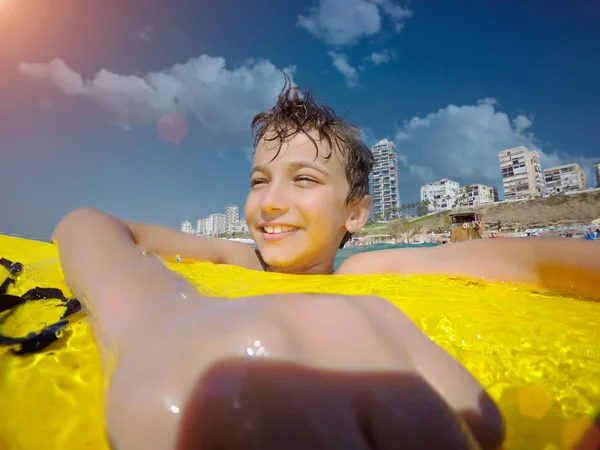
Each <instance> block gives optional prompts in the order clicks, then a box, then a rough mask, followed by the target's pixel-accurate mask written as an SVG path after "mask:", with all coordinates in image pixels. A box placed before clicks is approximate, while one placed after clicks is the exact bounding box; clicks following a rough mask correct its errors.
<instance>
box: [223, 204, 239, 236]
mask: <svg viewBox="0 0 600 450" xmlns="http://www.w3.org/2000/svg"><path fill="white" fill-rule="evenodd" d="M225 216H226V217H227V232H228V233H235V232H236V231H237V229H238V224H239V222H240V207H239V206H238V205H227V207H226V208H225Z"/></svg>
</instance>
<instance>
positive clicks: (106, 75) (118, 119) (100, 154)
mask: <svg viewBox="0 0 600 450" xmlns="http://www.w3.org/2000/svg"><path fill="white" fill-rule="evenodd" d="M1 5H2V6H0V29H1V30H2V37H3V41H4V42H3V44H5V45H4V46H3V48H2V51H1V52H0V73H2V82H1V83H0V100H1V101H0V151H1V152H2V163H1V166H0V167H1V172H0V173H1V176H0V191H1V192H2V193H3V194H4V204H3V208H2V214H1V215H0V232H4V233H15V234H22V235H27V236H31V237H37V238H47V237H48V236H49V235H50V233H51V232H52V230H53V228H54V226H55V225H56V224H57V223H58V221H59V220H60V218H61V217H62V216H63V215H64V214H66V213H67V212H68V211H70V210H72V209H74V208H76V207H79V206H84V205H89V206H94V207H97V208H101V209H103V210H106V211H108V212H110V213H113V214H116V215H119V216H121V217H125V218H128V219H133V220H141V221H148V222H153V223H159V224H163V225H168V226H173V227H179V223H180V222H181V221H182V220H184V219H190V220H196V219H198V218H202V217H205V216H207V215H208V214H209V213H212V212H219V211H221V210H223V209H224V207H225V205H226V204H227V203H238V204H240V205H243V203H244V201H245V196H246V192H247V189H248V182H249V180H248V174H249V167H250V160H249V158H248V153H249V150H251V146H252V139H251V135H250V131H249V125H250V121H251V119H252V117H253V115H254V114H256V113H257V112H259V111H261V110H263V109H265V108H266V107H269V106H270V105H271V104H272V103H273V101H274V99H275V97H276V95H277V93H278V92H279V91H280V89H281V87H282V84H283V76H282V71H287V72H288V73H290V74H291V75H292V78H293V80H294V82H296V83H298V84H299V85H300V86H301V87H303V88H311V89H312V90H313V91H314V93H315V94H316V95H318V96H320V97H323V98H324V99H325V100H326V101H327V102H328V103H329V104H331V105H332V106H333V107H334V109H336V111H337V112H339V113H344V112H347V116H348V118H350V119H351V120H353V121H355V122H357V123H358V124H359V125H361V127H363V129H364V133H365V138H366V140H367V143H368V144H373V143H374V142H376V141H377V140H379V139H381V138H388V139H391V140H393V141H394V142H395V143H396V145H397V147H398V150H399V154H400V160H401V162H400V173H401V184H400V188H401V189H400V195H401V200H402V201H403V202H410V201H414V200H416V199H417V198H418V192H419V186H420V185H421V184H423V183H424V182H428V181H433V180H435V179H439V178H441V177H444V176H445V177H449V178H452V179H455V180H456V181H458V182H460V183H461V184H467V183H475V182H480V183H486V184H491V185H496V186H498V187H500V171H499V168H498V161H497V152H498V151H499V150H502V149H503V148H506V147H509V146H513V145H518V144H524V145H528V146H530V147H534V148H537V149H539V150H540V151H541V152H542V162H543V164H544V165H545V166H549V165H553V164H558V163H562V162H578V163H580V164H581V165H582V166H583V167H584V168H585V169H586V171H587V172H588V174H590V171H591V165H592V163H593V162H594V161H596V160H600V146H599V145H598V138H597V132H598V131H599V130H600V108H598V102H599V100H600V85H599V83H598V80H599V79H600V75H599V73H600V54H599V53H598V51H597V46H598V43H600V29H599V28H598V26H597V24H598V23H600V4H597V2H591V1H590V2H565V1H558V0H556V1H548V0H546V1H537V0H528V1H527V2H523V1H518V0H515V1H509V0H504V1H499V0H498V1H495V0H489V1H485V2H482V1H476V0H472V1H466V0H464V1H462V0H457V1H452V0H444V1H433V0H413V1H411V2H400V1H399V0H307V1H300V0H286V2H274V1H271V0H253V1H252V2H248V1H245V0H220V1H217V0H155V1H152V2H147V1H142V0H128V1H121V2H106V1H103V0H90V1H85V2H83V1H80V0H18V1H17V0H5V1H4V2H2V3H1ZM150 5H151V6H150ZM284 5H285V6H284ZM6 44H8V45H6ZM173 114H176V115H177V117H179V118H181V120H182V121H185V123H186V124H187V127H188V128H189V132H188V133H187V134H186V135H185V137H184V138H183V140H181V141H180V142H178V143H173V142H165V139H164V137H163V138H161V137H160V136H159V133H158V131H157V128H158V125H157V124H158V123H159V121H160V123H164V121H165V120H167V119H168V118H169V117H173V116H172V115H173ZM165 117H166V118H167V119H165ZM161 118H162V119H161ZM167 128H169V126H167ZM170 128H171V130H173V129H175V134H176V136H175V140H177V141H178V140H179V139H178V138H180V137H181V133H179V135H178V132H179V131H181V128H178V127H177V126H173V125H171V126H170ZM590 184H591V181H590ZM500 191H501V189H500Z"/></svg>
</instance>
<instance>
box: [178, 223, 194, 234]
mask: <svg viewBox="0 0 600 450" xmlns="http://www.w3.org/2000/svg"><path fill="white" fill-rule="evenodd" d="M181 231H183V232H184V233H193V232H194V229H193V228H192V222H190V221H189V220H184V221H183V222H181Z"/></svg>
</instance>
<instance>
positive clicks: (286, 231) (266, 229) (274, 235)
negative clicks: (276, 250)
mask: <svg viewBox="0 0 600 450" xmlns="http://www.w3.org/2000/svg"><path fill="white" fill-rule="evenodd" d="M260 230H261V231H262V234H263V238H264V239H265V240H279V239H283V238H285V237H287V236H290V235H291V234H292V233H294V232H295V231H298V230H299V228H298V227H294V226H291V225H264V226H261V227H260Z"/></svg>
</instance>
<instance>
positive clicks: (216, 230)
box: [206, 213, 227, 236]
mask: <svg viewBox="0 0 600 450" xmlns="http://www.w3.org/2000/svg"><path fill="white" fill-rule="evenodd" d="M206 220H207V221H208V225H207V228H208V234H210V235H213V236H215V235H217V234H221V233H225V232H226V231H227V216H226V215H225V214H220V213H217V214H211V215H209V216H208V218H207V219H206Z"/></svg>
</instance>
